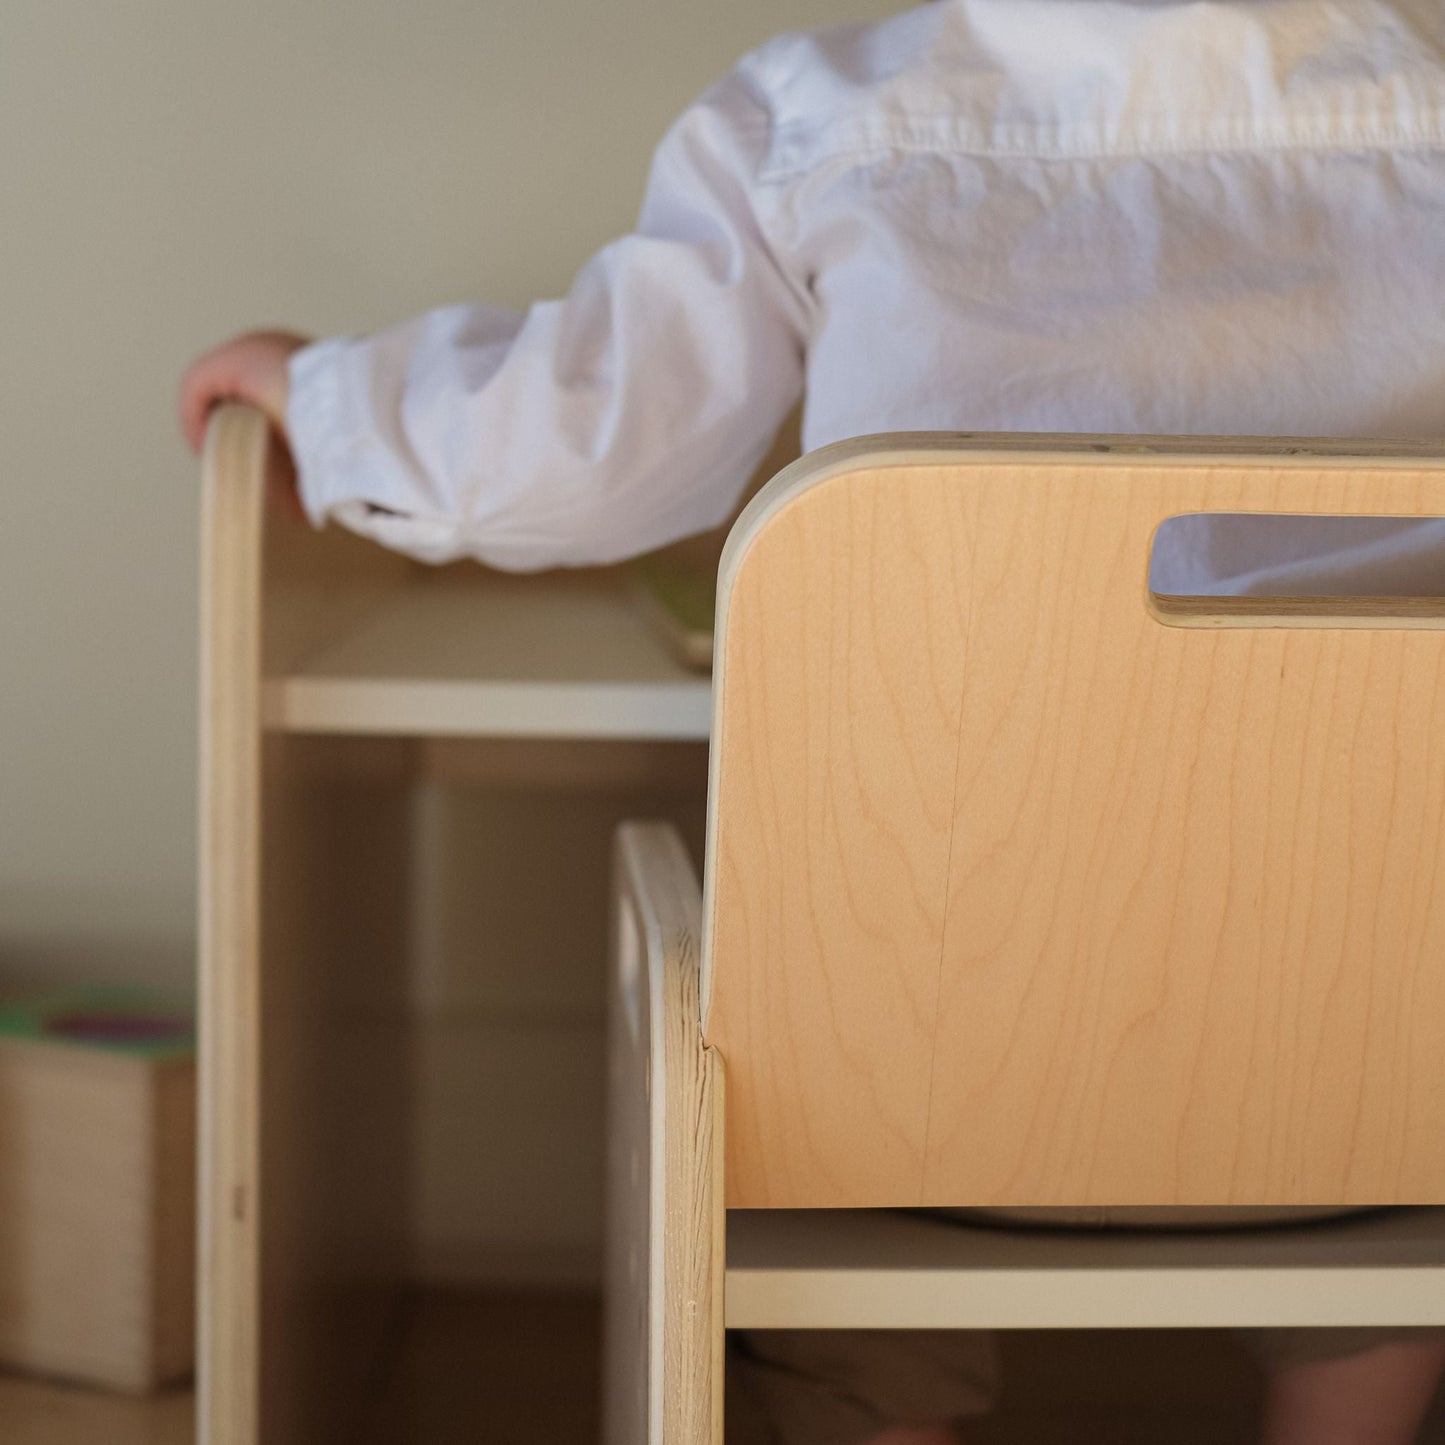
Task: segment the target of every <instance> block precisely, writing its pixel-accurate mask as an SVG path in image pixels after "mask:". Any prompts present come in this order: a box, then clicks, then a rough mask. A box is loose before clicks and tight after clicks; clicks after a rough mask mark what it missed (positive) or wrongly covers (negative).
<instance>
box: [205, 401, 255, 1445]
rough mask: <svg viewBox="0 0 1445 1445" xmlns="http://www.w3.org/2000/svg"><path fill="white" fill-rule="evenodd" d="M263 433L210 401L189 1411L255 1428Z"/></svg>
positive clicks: (214, 1433)
mask: <svg viewBox="0 0 1445 1445" xmlns="http://www.w3.org/2000/svg"><path fill="white" fill-rule="evenodd" d="M270 446H271V441H270V436H269V432H268V429H267V424H266V420H265V418H264V417H263V416H261V414H260V413H259V412H257V411H254V410H251V409H250V408H245V407H238V406H225V407H221V408H219V409H218V410H217V411H216V412H215V413H214V414H213V416H212V418H211V423H210V427H209V429H208V431H207V434H206V446H205V454H204V461H203V467H202V504H201V531H202V538H201V717H200V727H201V777H200V843H201V857H200V910H199V913H200V916H199V931H200V938H199V945H200V1019H199V1025H200V1063H199V1068H200V1089H199V1108H200V1131H199V1134H200V1137H199V1169H200V1178H199V1181H198V1186H199V1206H198V1208H199V1231H200V1233H199V1240H198V1256H197V1262H198V1275H199V1281H200V1283H199V1292H200V1300H199V1318H198V1331H199V1337H198V1344H197V1391H198V1404H197V1420H198V1430H199V1436H200V1440H201V1442H202V1445H255V1441H256V1440H257V1438H258V1394H257V1392H258V1388H259V1368H260V1364H259V1338H258V1329H259V1304H260V1301H259V1287H260V1283H259V1266H260V1234H259V1220H258V1219H257V1204H258V1182H259V1181H258V1174H259V1158H260V1133H259V1107H260V1097H259V1091H260V978H259V964H260V960H259V953H260V811H259V803H260V784H261V779H260V766H261V712H260V705H261V696H260V694H261V552H262V527H263V516H264V509H265V498H266V485H267V467H268V465H269V464H270V460H271V452H270Z"/></svg>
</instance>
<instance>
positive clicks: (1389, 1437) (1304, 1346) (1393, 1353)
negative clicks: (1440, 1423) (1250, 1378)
mask: <svg viewBox="0 0 1445 1445" xmlns="http://www.w3.org/2000/svg"><path fill="white" fill-rule="evenodd" d="M1249 1333H1250V1336H1251V1338H1252V1339H1253V1340H1254V1341H1255V1342H1256V1344H1257V1345H1258V1346H1260V1352H1261V1353H1262V1354H1263V1356H1264V1362H1265V1372H1266V1375H1267V1377H1268V1381H1269V1384H1268V1389H1267V1392H1266V1396H1265V1408H1264V1420H1263V1424H1262V1426H1261V1434H1260V1439H1261V1445H1410V1442H1411V1441H1413V1440H1414V1439H1415V1432H1416V1431H1417V1430H1418V1429H1419V1428H1420V1421H1421V1420H1422V1419H1423V1418H1424V1415H1425V1412H1426V1410H1427V1409H1429V1407H1430V1400H1431V1398H1432V1397H1433V1395H1434V1393H1435V1390H1436V1388H1437V1387H1438V1385H1439V1383H1440V1377H1441V1374H1442V1372H1445V1332H1442V1331H1440V1330H1415V1331H1403V1330H1401V1331H1388V1332H1387V1331H1366V1330H1358V1331H1357V1330H1348V1331H1333V1330H1278V1331H1274V1330H1271V1331H1264V1330H1260V1331H1250V1332H1249ZM1342 1347H1343V1348H1349V1349H1352V1350H1353V1352H1352V1353H1339V1351H1340V1349H1341V1348H1342Z"/></svg>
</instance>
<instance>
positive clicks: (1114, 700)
mask: <svg viewBox="0 0 1445 1445" xmlns="http://www.w3.org/2000/svg"><path fill="white" fill-rule="evenodd" d="M950 463H951V464H950ZM827 465H828V462H827V459H826V458H825V459H824V461H823V462H821V463H817V464H814V466H813V471H812V473H811V474H810V473H808V472H807V471H804V472H800V473H797V474H795V475H794V477H793V478H792V479H784V480H783V482H782V483H781V485H780V487H779V490H778V491H777V492H776V494H775V495H774V496H773V497H771V498H769V497H766V496H765V497H764V498H763V499H760V501H761V502H762V504H763V505H762V506H761V507H760V508H759V509H758V510H756V511H755V513H754V517H753V519H752V521H751V523H750V524H748V525H747V526H745V529H744V530H745V532H746V534H747V540H746V544H745V545H744V544H742V543H740V544H739V545H738V549H737V551H736V553H735V556H734V559H733V564H732V571H731V577H730V583H731V604H730V611H729V614H728V624H727V634H726V637H725V643H724V654H723V672H722V675H721V678H720V680H719V687H720V689H721V697H720V702H719V712H718V721H717V729H718V741H717V744H716V755H715V762H714V769H715V771H714V798H713V804H712V806H713V808H714V817H713V823H712V828H713V834H712V837H713V843H714V849H715V856H714V858H713V860H712V861H713V866H714V870H715V871H714V873H713V875H712V877H711V879H710V890H711V897H710V913H709V926H710V928H711V930H712V931H711V935H710V949H711V953H710V967H711V969H712V972H711V975H710V979H709V987H710V1005H709V1013H708V1015H707V1030H708V1038H709V1041H710V1042H712V1043H714V1044H716V1045H717V1046H718V1047H719V1048H720V1049H721V1051H722V1053H723V1055H724V1057H725V1059H726V1061H727V1066H728V1067H727V1078H728V1108H729V1139H728V1148H729V1155H728V1160H729V1176H728V1188H729V1201H730V1203H732V1204H735V1205H736V1204H748V1205H768V1206H780V1205H881V1204H939V1205H943V1204H965V1203H988V1202H993V1203H1003V1202H1012V1203H1043V1204H1048V1203H1123V1202H1152V1203H1199V1204H1217V1203H1229V1202H1234V1203H1266V1202H1271V1203H1281V1204H1284V1203H1326V1202H1424V1201H1435V1200H1440V1199H1442V1198H1445V1151H1441V1150H1440V1149H1439V1147H1438V1140H1439V1138H1440V1137H1442V1132H1445V1085H1442V1080H1441V1074H1440V1072H1439V1068H1438V1065H1437V1063H1436V1061H1438V1059H1439V1058H1441V1057H1445V969H1442V968H1441V967H1440V966H1439V960H1440V959H1441V958H1442V957H1445V896H1442V895H1441V891H1440V889H1439V887H1438V886H1437V871H1438V861H1437V860H1438V859H1439V857H1440V845H1441V842H1442V838H1441V833H1442V825H1445V745H1442V743H1441V741H1440V740H1439V733H1438V727H1437V726H1436V723H1435V720H1436V719H1438V717H1439V716H1440V715H1441V710H1442V707H1445V634H1442V632H1441V631H1440V619H1439V617H1438V616H1433V615H1430V613H1429V610H1428V609H1421V608H1416V609H1414V611H1413V612H1412V614H1411V615H1410V616H1409V617H1408V618H1405V619H1404V621H1406V622H1407V623H1408V626H1406V627H1401V626H1397V625H1396V624H1397V621H1398V620H1399V619H1396V618H1394V617H1391V616H1388V615H1384V616H1382V615H1381V614H1380V613H1379V612H1378V610H1377V611H1375V612H1373V613H1368V612H1367V611H1366V610H1365V609H1361V610H1360V613H1359V615H1357V616H1355V617H1353V618H1352V619H1350V620H1351V621H1352V622H1353V623H1354V624H1355V625H1353V626H1349V627H1342V626H1341V625H1340V619H1339V618H1338V617H1322V616H1317V615H1310V610H1309V608H1308V605H1307V604H1305V605H1303V606H1302V607H1301V609H1300V610H1299V611H1298V612H1297V613H1296V614H1295V615H1292V616H1290V617H1289V618H1287V619H1283V620H1287V621H1288V623H1289V624H1290V625H1288V626H1283V625H1280V623H1281V621H1282V619H1281V618H1280V617H1279V616H1278V615H1254V616H1251V615H1248V614H1247V613H1246V614H1242V613H1240V612H1239V611H1238V610H1237V609H1236V610H1232V611H1226V610H1224V609H1219V610H1218V611H1217V612H1214V613H1211V612H1210V611H1209V610H1208V609H1207V608H1206V607H1205V606H1204V604H1200V607H1199V608H1198V609H1196V610H1193V611H1191V612H1190V614H1189V615H1188V616H1187V617H1185V618H1179V617H1172V618H1170V619H1167V620H1168V621H1169V622H1171V623H1172V622H1179V621H1186V622H1187V623H1188V624H1189V625H1188V626H1175V625H1165V619H1161V617H1160V616H1158V615H1157V614H1156V612H1155V609H1154V607H1153V605H1152V603H1151V600H1150V598H1149V596H1148V594H1147V590H1146V585H1145V579H1146V566H1147V559H1148V555H1149V549H1150V544H1151V540H1152V535H1153V531H1154V529H1155V527H1156V526H1157V525H1158V524H1159V522H1160V521H1162V520H1163V519H1164V518H1166V517H1169V516H1171V515H1177V514H1180V513H1184V512H1190V511H1200V510H1203V511H1284V512H1289V511H1295V512H1309V513H1329V514H1351V513H1358V514H1373V515H1437V514H1441V513H1445V468H1442V467H1441V466H1440V465H1439V464H1438V463H1437V464H1434V465H1428V464H1422V463H1421V462H1420V461H1419V460H1417V459H1416V460H1412V459H1410V458H1407V457H1406V458H1394V459H1383V460H1381V459H1364V460H1360V459H1353V460H1352V459H1350V458H1348V457H1339V456H1336V457H1326V458H1311V457H1309V456H1307V455H1300V456H1286V457H1276V458H1273V459H1265V460H1262V461H1256V462H1253V463H1248V462H1246V463H1241V462H1239V461H1238V460H1237V459H1230V458H1220V457H1215V458H1210V457H1196V458H1190V457H1176V458H1170V457H1164V456H1153V455H1150V454H1148V453H1147V452H1142V453H1141V454H1139V455H1135V456H1113V455H1107V454H1102V455H1101V454H1092V455H1087V456H1084V457H1079V456H1075V457H1072V458H1071V457H1067V456H1059V457H1054V458H1029V457H1028V456H1027V455H1026V454H1019V455H1015V456H1011V457H1010V456H1002V455H999V454H993V455H984V456H981V457H980V456H977V455H975V456H973V457H968V456H962V457H957V458H945V457H943V456H941V455H935V456H930V455H928V454H927V453H926V452H917V451H915V452H914V453H913V454H912V455H911V456H909V457H907V458H905V459H903V460H902V461H899V460H896V459H895V461H894V462H893V464H891V465H881V464H877V463H875V464H874V465H872V466H868V465H867V464H866V463H865V464H856V465H852V466H848V465H844V464H843V463H840V462H837V461H836V459H835V461H834V462H833V464H832V473H831V475H829V476H828V477H827V478H826V479H825V480H822V481H819V480H818V479H817V478H818V475H819V474H820V472H822V471H825V470H826V467H827ZM790 487H791V489H792V490H791V491H789V488H790Z"/></svg>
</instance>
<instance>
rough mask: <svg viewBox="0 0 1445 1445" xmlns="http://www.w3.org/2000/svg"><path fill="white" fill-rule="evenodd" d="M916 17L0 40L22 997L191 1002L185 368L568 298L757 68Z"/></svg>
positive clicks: (446, 24) (8, 652) (678, 10)
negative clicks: (395, 325)
mask: <svg viewBox="0 0 1445 1445" xmlns="http://www.w3.org/2000/svg"><path fill="white" fill-rule="evenodd" d="M896 8H899V7H898V6H897V5H890V4H889V3H888V0H770V3H767V0H729V3H727V4H722V3H718V0H672V3H670V4H667V5H657V4H653V3H649V0H591V3H585V4H584V3H578V0H472V3H469V4H463V3H458V0H407V3H405V4H402V3H399V0H390V3H388V0H352V3H351V4H349V5H345V6H340V5H333V6H327V5H322V4H318V3H306V0H250V3H236V4H231V5H217V4H213V3H208V0H126V3H125V4H118V3H98V4H88V5H83V4H78V3H74V0H7V3H6V4H5V5H3V6H0V443H3V447H4V469H5V470H4V480H3V483H0V486H3V489H4V493H3V494H4V499H5V507H4V521H3V524H0V987H5V986H8V985H11V984H13V983H15V982H16V981H17V980H19V979H22V978H28V977H30V976H36V977H43V978H45V979H47V980H59V979H62V978H69V977H81V976H88V977H103V978H122V979H132V978H134V979H151V980H160V981H168V982H184V981H186V980H188V979H189V977H190V957H191V941H192V934H193V925H192V888H193V878H194V874H193V866H192V852H193V840H194V828H193V820H192V815H193V773H194V767H195V741H194V724H193V711H194V689H195V668H194V662H193V652H194V646H195V626H194V620H193V618H194V605H195V584H196V577H195V564H194V552H195V544H194V538H195V529H196V505H195V494H194V480H195V471H194V467H193V465H192V463H191V461H190V459H189V458H188V456H187V455H186V453H185V452H184V450H183V448H182V447H181V444H180V442H179V440H178V439H177V436H176V433H175V428H174V423H173V419H172V417H173V404H172V398H173V392H174V386H175V382H176V378H177V375H178V372H179V370H180V368H181V366H182V364H183V363H184V361H185V360H186V359H187V358H188V357H189V356H190V355H191V354H192V353H194V352H195V351H197V350H198V349H200V348H202V347H204V346H206V345H208V344H210V343H212V342H213V341H216V340H218V339H220V338H222V337H224V336H225V335H227V334H228V333H230V332H232V331H235V330H237V329H240V328H243V327H247V326H250V325H255V324H261V323H277V322H284V323H289V324H292V325H295V326H297V327H299V328H303V329H309V330H313V331H316V332H331V331H338V330H362V329H368V328H371V327H374V326H377V325H380V324H383V323H385V322H388V321H391V320H394V319H399V318H401V317H403V316H405V315H407V314H409V313H411V312H414V311H417V310H420V309H422V308H424V307H426V306H429V305H435V304H440V303H443V302H447V301H453V300H458V299H462V298H465V297H468V296H472V295H479V296H485V297H487V298H488V299H492V300H496V301H499V302H503V303H510V304H521V303H523V302H525V301H526V300H527V299H528V298H530V297H532V296H534V295H538V294H555V293H556V292H557V291H558V290H559V289H560V288H562V287H564V286H565V284H566V282H567V280H568V278H569V277H570V275H571V274H572V272H573V270H574V269H575V267H576V265H577V264H578V263H579V262H580V261H581V260H582V259H583V258H584V257H585V256H586V255H587V254H588V253H589V252H590V251H591V250H592V249H593V248H594V247H595V246H597V245H598V244H600V243H601V242H603V241H605V240H606V239H607V238H609V237H610V236H611V235H613V234H615V233H616V232H618V231H619V230H621V229H624V228H625V227H626V226H627V224H628V223H629V221H630V220H631V218H632V216H633V214H634V212H635V208H636V204H637V199H638V196H639V192H640V186H641V182H642V178H643V175H644V172H645V167H646V163H647V158H648V155H649V153H650V149H651V147H652V145H653V144H654V142H655V141H656V139H657V137H658V136H659V134H660V133H661V131H662V129H663V128H664V127H665V125H666V124H667V122H668V121H669V120H670V119H671V118H672V116H673V115H674V114H675V113H676V112H677V111H678V110H679V109H680V108H681V107H682V106H683V105H684V104H685V103H686V102H687V101H688V100H689V99H690V98H691V97H692V96H693V95H694V94H696V93H697V91H698V90H700V89H701V88H702V86H703V85H705V84H706V83H707V82H708V81H709V80H710V79H712V78H713V77H714V76H715V75H717V74H719V73H720V72H722V71H723V70H725V69H726V68H727V66H728V65H729V64H731V62H732V61H733V59H734V58H735V57H736V56H737V55H738V54H740V53H741V52H742V51H744V50H745V49H747V48H748V47H749V46H751V45H753V44H755V43H757V42H758V41H760V40H762V39H764V38H765V37H766V36H767V35H769V34H771V33H773V32H774V31H777V30H780V29H785V28H800V27H809V26H813V25H818V24H826V23H833V22H839V21H848V20H852V19H859V18H867V17H870V16H874V15H877V14H880V13H886V12H887V11H888V10H890V9H896Z"/></svg>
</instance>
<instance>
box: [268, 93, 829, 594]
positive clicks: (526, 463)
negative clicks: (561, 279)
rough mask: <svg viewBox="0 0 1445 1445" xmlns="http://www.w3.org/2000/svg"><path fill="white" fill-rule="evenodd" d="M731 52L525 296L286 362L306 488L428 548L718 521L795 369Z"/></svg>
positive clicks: (761, 140) (659, 541) (362, 523)
mask: <svg viewBox="0 0 1445 1445" xmlns="http://www.w3.org/2000/svg"><path fill="white" fill-rule="evenodd" d="M769 125H770V117H769V112H768V109H767V106H766V104H765V101H764V99H763V97H762V95H761V92H760V91H759V89H758V88H757V86H756V85H755V84H753V83H752V82H750V81H749V79H748V78H747V76H746V73H745V72H744V71H743V70H742V69H740V70H739V71H737V72H734V74H733V75H732V76H730V77H728V79H726V80H724V81H722V82H721V83H719V84H718V85H717V86H715V87H714V88H713V89H712V90H710V91H709V92H708V93H707V94H706V95H704V96H703V97H702V99H701V100H700V101H698V102H697V104H695V105H694V106H693V107H692V108H691V109H690V110H688V111H687V112H686V113H685V114H684V115H683V116H682V118H681V119H680V120H679V121H678V122H677V123H676V124H675V125H674V126H673V128H672V129H671V131H670V132H669V133H668V135H667V136H666V138H665V139H664V140H663V142H662V144H661V145H660V146H659V148H658V151H657V154H656V156H655V158H654V161H653V166H652V172H651V176H650V178H649V181H648V185H647V192H646V197H645V199H644V202H643V206H642V212H641V216H640V218H639V221H638V225H637V230H636V232H635V233H634V234H632V235H630V236H626V237H624V238H623V239H621V240H619V241H616V242H614V243H612V244H611V245H609V246H607V247H606V248H605V249H603V250H602V251H601V252H599V253H598V254H597V255H596V256H594V257H593V258H592V259H591V260H590V261H588V262H587V264H586V265H585V266H584V267H583V268H582V270H581V272H580V273H579V274H578V276H577V278H576V280H575V282H574V283H573V286H572V289H571V292H570V294H569V295H568V296H567V297H566V298H565V299H563V300H560V301H548V302H541V303H539V304H537V305H535V306H533V307H532V308H531V309H530V310H528V311H527V312H525V313H519V312H514V311H506V310H501V309H498V308H494V307H490V306H482V305H462V306H453V307H448V308H445V309H443V310H439V311H433V312H430V313H428V314H426V315H424V316H421V317H418V318H416V319H415V320H412V321H408V322H406V323H404V324H403V325H400V326H397V327H394V328H392V329H390V330H387V331H382V332H380V333H378V334H376V335H374V336H371V337H368V338H362V339H353V338H340V339H336V340H330V341H324V342H321V343H318V344H316V345H313V346H310V347H307V348H306V349H304V350H302V351H300V352H298V353H297V354H296V356H295V357H294V358H293V359H292V363H291V395H290V403H289V408H288V416H287V422H288V431H289V433H290V437H291V442H292V446H293V449H294V451H295V453H296V458H297V462H298V466H299V470H300V479H301V495H302V500H303V501H304V503H305V506H306V509H307V512H308V513H309V515H310V516H311V519H312V521H313V522H314V523H316V524H317V525H318V526H319V525H321V524H322V523H323V522H324V521H326V520H327V519H329V518H334V519H335V520H337V521H340V522H342V523H343V524H345V525H346V526H348V527H351V528H352V529H354V530H355V531H358V532H361V533H363V534H364V535H367V536H370V537H372V538H374V539H375V540H376V541H378V542H380V543H382V544H383V545H385V546H388V547H392V548H395V549H396V550H398V551H402V552H407V553H409V554H411V555H412V556H414V557H417V558H419V559H421V560H423V561H428V562H445V561H450V560H452V559H454V558H458V557H464V556H470V557H475V558H477V559H479V560H481V561H483V562H486V563H489V564H491V565H493V566H497V567H504V568H508V569H511V570H516V571H529V570H533V569H536V568H542V567H550V566H556V565H574V564H575V565H582V564H589V563H603V562H611V561H615V560H617V559H619V558H622V557H625V556H629V555H634V554H636V553H639V552H643V551H647V550H649V549H651V548H654V547H658V546H661V545H663V544H665V543H667V542H670V541H673V540H675V539H677V538H678V537H682V536H686V535H687V534H689V533H692V532H698V531H702V530H705V529H707V528H708V527H711V526H715V525H717V524H718V523H720V522H721V521H723V520H724V519H725V517H726V516H727V513H728V511H729V510H730V509H731V507H732V506H733V504H734V503H735V501H736V498H737V496H738V494H739V492H740V491H741V489H742V486H743V485H744V483H745V482H746V481H747V479H748V477H749V475H750V473H751V472H752V471H753V469H754V468H755V467H756V466H757V464H758V462H759V461H760V460H761V459H762V457H763V455H764V454H765V452H766V449H767V447H768V444H769V442H770V441H771V439H772V436H773V434H774V432H775V431H776V429H777V427H778V425H779V423H780V422H781V421H782V419H783V418H784V417H785V416H786V415H787V413H788V411H789V409H790V408H791V407H792V405H793V403H794V402H795V401H796V400H797V398H798V396H799V394H800V392H801V390H802V385H803V335H804V318H805V316H806V296H805V292H804V290H803V288H802V287H801V286H800V285H798V284H797V283H796V282H795V281H793V280H791V279H790V278H789V277H787V276H786V275H785V274H784V271H783V269H782V267H781V266H780V264H779V262H778V259H777V257H776V255H775V254H774V252H773V249H772V247H771V246H770V244H769V240H768V237H767V236H766V235H765V234H764V231H763V228H762V225H761V224H760V222H759V219H758V214H757V208H756V199H757V197H756V189H757V179H756V178H757V172H758V170H759V167H760V166H761V164H762V161H763V158H764V156H765V154H766V148H767V144H768V135H769Z"/></svg>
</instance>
